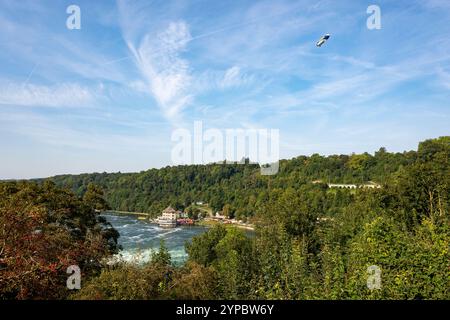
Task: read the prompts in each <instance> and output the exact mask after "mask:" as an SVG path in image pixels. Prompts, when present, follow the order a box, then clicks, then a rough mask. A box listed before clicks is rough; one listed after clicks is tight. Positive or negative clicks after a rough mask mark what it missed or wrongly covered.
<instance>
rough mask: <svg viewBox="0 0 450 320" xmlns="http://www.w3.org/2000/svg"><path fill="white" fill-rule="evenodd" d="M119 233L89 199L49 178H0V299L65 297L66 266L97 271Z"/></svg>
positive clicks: (89, 273)
mask: <svg viewBox="0 0 450 320" xmlns="http://www.w3.org/2000/svg"><path fill="white" fill-rule="evenodd" d="M118 236H119V234H118V233H117V231H116V230H115V229H113V228H112V226H111V225H110V224H109V223H107V222H106V221H104V219H102V218H101V217H99V216H98V214H97V213H96V212H95V211H94V209H93V207H92V206H91V204H90V203H86V202H84V201H83V200H82V199H80V198H79V197H77V196H75V195H74V194H73V193H72V192H71V191H69V190H67V189H60V188H57V187H56V186H55V184H54V183H53V182H51V181H45V182H44V183H43V184H42V185H37V184H35V183H30V182H4V183H0V269H1V272H0V298H1V299H29V298H33V299H51V298H52V299H56V298H64V297H66V296H67V294H68V290H67V289H66V282H65V281H66V279H67V274H66V270H67V267H69V266H70V265H78V266H79V267H80V268H81V269H82V270H83V277H84V278H86V279H88V278H89V277H92V276H94V275H96V274H97V273H98V272H99V271H100V268H101V266H102V263H103V261H104V258H107V257H109V256H110V254H112V253H115V252H117V249H118V246H117V238H118Z"/></svg>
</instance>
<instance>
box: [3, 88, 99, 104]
mask: <svg viewBox="0 0 450 320" xmlns="http://www.w3.org/2000/svg"><path fill="white" fill-rule="evenodd" d="M93 102H94V94H93V92H92V90H91V89H89V88H86V87H83V86H80V85H79V84H73V83H66V84H58V85H52V86H44V85H35V84H28V83H22V84H20V83H19V84H18V83H6V84H5V83H3V84H2V85H1V86H0V105H11V106H27V107H86V106H89V105H90V104H92V103H93Z"/></svg>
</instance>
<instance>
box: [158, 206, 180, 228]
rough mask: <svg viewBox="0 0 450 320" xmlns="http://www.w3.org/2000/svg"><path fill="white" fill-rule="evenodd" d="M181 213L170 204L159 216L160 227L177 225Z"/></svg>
mask: <svg viewBox="0 0 450 320" xmlns="http://www.w3.org/2000/svg"><path fill="white" fill-rule="evenodd" d="M180 215H181V212H180V211H177V210H175V209H174V208H172V207H171V206H168V207H167V208H166V209H164V211H163V212H162V214H161V215H160V216H159V217H158V219H157V221H158V224H159V226H160V227H169V228H173V227H176V226H177V219H178V218H179V217H180Z"/></svg>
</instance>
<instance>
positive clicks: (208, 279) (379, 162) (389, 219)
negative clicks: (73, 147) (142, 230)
mask: <svg viewBox="0 0 450 320" xmlns="http://www.w3.org/2000/svg"><path fill="white" fill-rule="evenodd" d="M449 156H450V137H441V138H438V139H432V140H427V141H424V142H422V143H420V145H419V148H418V151H417V152H415V151H410V152H404V153H389V152H387V151H386V150H385V149H384V148H380V150H379V151H377V152H375V154H374V155H370V154H362V155H351V156H345V155H340V156H337V155H334V156H328V157H322V156H320V155H317V154H315V155H312V156H310V157H304V156H301V157H297V158H294V159H292V160H283V161H281V163H280V172H279V173H278V174H277V175H276V176H261V175H260V173H259V168H258V167H257V166H254V165H249V164H246V165H208V166H179V167H173V168H163V169H161V170H156V169H154V170H149V171H145V172H141V173H137V174H120V173H116V174H106V173H104V174H93V175H80V176H59V177H55V178H53V179H52V180H53V181H55V183H56V184H58V185H65V186H68V187H70V188H72V189H73V190H75V191H76V192H77V194H78V195H80V196H82V195H84V200H85V201H84V203H83V202H82V201H81V200H80V199H79V198H78V197H76V196H74V195H73V194H72V193H71V192H69V191H68V190H64V189H58V188H56V187H55V186H54V184H52V183H50V182H45V183H43V184H42V186H40V187H38V186H37V185H35V184H30V185H27V186H26V187H21V186H20V184H14V183H13V184H11V183H4V184H0V187H1V189H0V190H1V195H2V197H0V201H1V202H0V205H1V206H0V208H2V210H3V211H2V214H3V215H2V217H3V219H6V217H16V218H17V217H18V220H11V221H10V222H9V223H10V226H11V228H12V227H13V226H14V227H18V226H20V225H21V223H22V225H24V226H25V230H28V231H27V232H28V233H29V230H34V229H33V228H36V227H35V224H36V223H38V222H39V221H41V220H40V219H41V218H44V219H45V220H44V221H43V222H39V223H41V224H40V226H41V228H50V226H52V223H59V224H63V225H65V226H66V227H67V228H69V230H76V228H79V229H80V231H76V232H75V234H78V233H77V232H79V235H78V236H77V237H80V238H79V239H80V240H83V241H86V239H88V235H89V234H91V233H90V231H91V229H92V228H93V227H94V226H95V224H97V223H98V219H95V215H93V210H92V209H93V208H99V207H98V206H97V204H98V203H99V201H98V200H99V199H100V198H102V197H101V192H100V190H99V189H97V187H94V186H92V185H90V184H91V183H94V184H96V185H99V186H101V187H102V188H104V190H105V198H106V199H107V200H108V201H109V202H110V203H111V206H112V207H113V208H114V209H119V210H130V211H148V212H152V213H155V214H159V213H160V210H161V209H163V208H164V207H166V206H167V205H169V204H174V205H175V206H176V207H177V208H187V212H188V214H189V216H190V217H196V216H198V215H199V214H200V210H204V208H200V207H197V206H195V205H193V204H192V203H193V202H196V201H198V200H200V199H201V200H202V201H205V202H208V204H209V207H210V208H211V209H213V210H214V211H222V213H223V214H226V215H228V216H234V217H236V218H238V219H250V220H251V221H252V222H254V223H255V224H256V225H257V227H256V231H255V233H254V235H253V236H248V235H246V234H245V233H244V232H242V231H240V230H237V229H235V228H224V227H223V226H221V225H217V226H215V227H213V228H211V229H210V230H208V231H207V232H205V233H203V234H201V235H199V236H197V237H195V238H194V239H193V240H192V241H191V242H190V243H187V244H186V251H187V253H188V255H189V259H188V262H187V263H186V264H185V265H183V266H179V267H176V266H173V265H171V259H170V255H169V253H168V251H167V249H166V248H165V246H164V243H161V247H160V250H159V251H158V252H155V253H154V254H153V256H152V260H151V262H149V263H148V264H146V265H144V266H137V265H132V264H119V265H115V266H112V267H107V268H104V269H103V270H102V272H101V274H100V275H99V276H97V277H95V276H93V277H90V278H89V280H88V281H87V283H86V285H85V286H83V288H82V290H81V291H80V292H78V293H77V294H75V295H74V296H73V298H75V299H447V300H448V299H450V291H449V288H450V249H449V248H450V215H449V205H450V203H449V201H450V198H449V196H450V186H449V183H450V166H449ZM317 180H321V181H317ZM368 180H374V181H377V182H379V183H382V186H383V187H382V188H381V189H369V190H367V189H356V190H339V189H329V188H328V187H327V185H326V182H328V181H332V182H342V183H350V182H353V183H360V182H363V181H368ZM312 181H315V183H312ZM89 185H90V187H89ZM99 210H100V209H99ZM12 212H16V213H17V215H12ZM25 213H26V214H25ZM48 213H49V214H48ZM2 223H4V224H5V225H6V220H4V222H2ZM11 228H10V229H11ZM18 229H19V230H21V229H20V228H18ZM94 229H95V228H94ZM88 231H89V232H88ZM25 233H26V232H25ZM100 234H101V235H103V236H105V235H107V233H105V231H102V232H101V233H100ZM21 235H23V234H21ZM54 235H55V237H56V236H57V237H58V241H61V242H62V243H66V242H65V241H66V240H67V239H68V238H67V233H64V232H62V233H54ZM110 235H112V234H110ZM73 236H74V235H73ZM14 239H15V238H14V237H13V236H9V238H8V241H9V242H8V243H10V244H14V243H16V242H15V241H16V240H14ZM55 239H56V238H55ZM53 240H54V239H53ZM55 241H56V240H55ZM50 243H53V244H54V243H56V242H51V241H50ZM10 247H11V245H10ZM54 250H55V249H54V246H53V247H51V250H50V251H49V252H50V253H51V252H53V251H54ZM25 252H28V251H25ZM45 258H46V259H48V260H49V261H54V260H52V259H54V257H52V256H49V257H47V256H46V257H45ZM0 263H2V261H0ZM371 266H376V268H379V270H380V271H381V274H380V276H381V278H380V279H381V287H380V288H369V287H368V279H370V277H371V275H370V274H369V273H368V268H369V267H371ZM0 267H1V264H0ZM33 285H35V283H33ZM43 287H44V286H43ZM9 288H11V287H9Z"/></svg>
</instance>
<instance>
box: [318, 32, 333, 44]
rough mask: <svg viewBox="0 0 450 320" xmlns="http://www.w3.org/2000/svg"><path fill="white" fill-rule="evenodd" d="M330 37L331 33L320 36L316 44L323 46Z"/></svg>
mask: <svg viewBox="0 0 450 320" xmlns="http://www.w3.org/2000/svg"><path fill="white" fill-rule="evenodd" d="M328 39H330V34H328V33H327V34H326V35H324V36H322V37H320V39H319V41H317V43H316V46H318V47H321V46H322V45H323V44H324V43H325V42H327V40H328Z"/></svg>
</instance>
